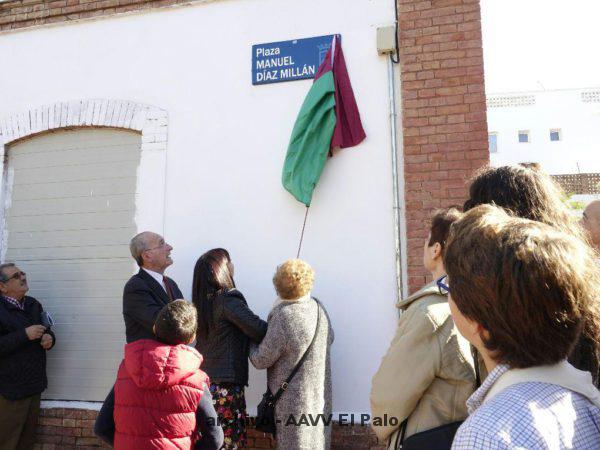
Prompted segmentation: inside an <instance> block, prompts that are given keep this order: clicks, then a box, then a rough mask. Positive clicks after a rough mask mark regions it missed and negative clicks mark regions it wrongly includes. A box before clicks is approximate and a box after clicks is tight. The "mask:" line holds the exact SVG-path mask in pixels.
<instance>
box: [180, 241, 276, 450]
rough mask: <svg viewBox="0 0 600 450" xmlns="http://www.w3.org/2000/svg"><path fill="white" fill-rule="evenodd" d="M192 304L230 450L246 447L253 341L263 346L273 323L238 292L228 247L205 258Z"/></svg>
mask: <svg viewBox="0 0 600 450" xmlns="http://www.w3.org/2000/svg"><path fill="white" fill-rule="evenodd" d="M192 299H193V302H194V305H195V306H196V308H197V309H198V333H197V342H196V349H197V350H198V351H199V352H200V353H201V354H202V355H203V356H204V363H203V364H202V369H203V370H204V371H205V372H206V373H207V374H208V375H209V377H210V381H211V386H210V391H211V394H212V397H213V403H214V405H215V410H216V411H217V415H218V416H219V421H220V423H221V426H222V427H223V433H224V435H225V441H224V444H223V448H224V449H228V450H233V449H238V448H244V447H245V446H246V399H245V397H244V388H245V387H246V386H247V385H248V352H249V348H250V342H255V343H260V342H261V341H262V338H263V337H264V336H265V334H266V332H267V323H266V322H265V321H264V320H261V319H260V318H259V317H258V316H256V315H255V314H254V313H253V312H252V311H251V310H250V308H249V307H248V303H247V302H246V299H245V298H244V296H243V295H242V293H241V292H240V291H238V290H237V289H236V288H235V283H234V281H233V263H232V262H231V258H230V256H229V252H227V250H225V249H222V248H216V249H213V250H209V251H208V252H206V253H205V254H203V255H202V256H201V257H200V258H199V259H198V261H197V262H196V266H195V268H194V281H193V286H192Z"/></svg>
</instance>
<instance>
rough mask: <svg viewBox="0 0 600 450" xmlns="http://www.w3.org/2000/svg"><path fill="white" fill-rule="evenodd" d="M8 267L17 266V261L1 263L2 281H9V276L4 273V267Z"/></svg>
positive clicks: (0, 274)
mask: <svg viewBox="0 0 600 450" xmlns="http://www.w3.org/2000/svg"><path fill="white" fill-rule="evenodd" d="M7 267H15V263H4V264H0V283H6V282H7V281H8V277H7V276H6V274H5V273H4V269H6V268H7Z"/></svg>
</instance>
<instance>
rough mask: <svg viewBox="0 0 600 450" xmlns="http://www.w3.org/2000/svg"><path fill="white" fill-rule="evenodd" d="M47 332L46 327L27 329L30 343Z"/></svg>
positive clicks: (36, 326) (32, 326) (39, 326)
mask: <svg viewBox="0 0 600 450" xmlns="http://www.w3.org/2000/svg"><path fill="white" fill-rule="evenodd" d="M45 331H46V327H45V326H44V325H31V326H30V327H27V328H25V333H27V337H28V338H29V340H30V341H35V340H36V339H39V338H41V337H42V335H43V334H44V332H45ZM50 337H52V336H50Z"/></svg>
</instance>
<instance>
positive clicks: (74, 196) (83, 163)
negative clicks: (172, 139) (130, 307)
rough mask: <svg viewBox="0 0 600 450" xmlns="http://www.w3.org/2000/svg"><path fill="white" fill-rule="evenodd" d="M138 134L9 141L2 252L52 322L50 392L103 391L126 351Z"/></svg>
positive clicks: (106, 132)
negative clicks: (125, 305) (16, 267)
mask: <svg viewBox="0 0 600 450" xmlns="http://www.w3.org/2000/svg"><path fill="white" fill-rule="evenodd" d="M140 145H141V136H140V135H139V134H137V133H133V132H128V131H122V130H113V129H75V130H63V131H59V132H54V133H49V134H45V135H41V136H37V137H34V138H31V139H28V140H26V141H23V142H19V143H16V144H14V145H12V146H11V147H10V148H9V151H8V162H7V171H6V177H5V178H6V183H5V198H6V200H7V201H6V209H5V216H4V217H5V228H4V229H5V239H4V245H3V247H4V248H3V250H4V251H5V252H4V253H5V254H4V260H5V261H12V262H15V263H17V265H19V266H20V267H21V268H22V270H24V271H25V272H27V278H28V281H29V287H30V291H29V295H31V296H33V297H36V298H37V299H38V300H40V301H41V302H42V304H43V305H44V308H45V309H46V310H48V311H49V312H50V313H51V314H52V317H53V318H54V321H55V323H56V324H55V327H54V329H55V332H56V335H57V345H56V346H55V347H54V349H52V351H50V352H49V353H48V383H49V387H48V390H47V391H46V392H45V395H44V397H45V398H47V399H65V400H104V397H105V396H106V394H107V392H108V389H109V388H110V386H111V385H112V383H113V382H114V379H115V375H116V369H117V367H118V364H119V362H120V360H121V358H122V354H123V344H124V342H125V338H124V336H125V331H124V324H123V317H122V308H121V299H122V291H123V285H124V284H125V282H126V280H127V279H128V278H129V277H130V276H131V273H132V270H133V261H132V259H131V257H130V255H129V247H128V244H129V240H130V239H131V237H132V236H133V235H134V234H135V233H136V227H135V221H134V216H135V197H136V173H137V169H138V166H139V162H140Z"/></svg>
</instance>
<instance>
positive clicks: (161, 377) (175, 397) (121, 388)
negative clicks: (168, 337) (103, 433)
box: [114, 339, 209, 450]
mask: <svg viewBox="0 0 600 450" xmlns="http://www.w3.org/2000/svg"><path fill="white" fill-rule="evenodd" d="M201 363H202V356H201V355H200V353H198V351H197V350H195V349H193V348H192V347H188V346H187V345H176V346H172V345H167V344H162V343H160V342H157V341H154V340H150V339H142V340H139V341H135V342H132V343H131V344H127V345H125V359H124V360H123V361H122V362H121V366H120V367H119V372H118V374H117V382H116V384H115V412H114V417H115V449H117V450H150V449H160V450H166V449H178V450H182V449H186V450H187V449H191V448H193V445H194V442H195V435H196V433H195V431H196V409H197V408H198V404H199V403H200V399H201V398H202V394H203V385H204V384H206V385H207V386H208V385H209V380H208V376H207V375H206V374H205V373H204V372H202V371H201V370H200V364H201Z"/></svg>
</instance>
